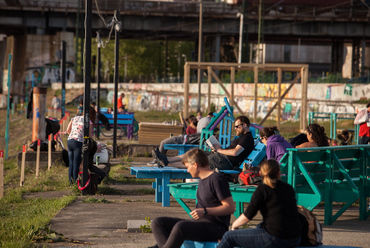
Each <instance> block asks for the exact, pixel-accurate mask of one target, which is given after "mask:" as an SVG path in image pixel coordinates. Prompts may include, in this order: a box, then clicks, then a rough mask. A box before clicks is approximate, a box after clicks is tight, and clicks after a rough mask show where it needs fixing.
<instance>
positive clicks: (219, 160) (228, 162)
mask: <svg viewBox="0 0 370 248" xmlns="http://www.w3.org/2000/svg"><path fill="white" fill-rule="evenodd" d="M249 127H250V121H249V119H248V117H246V116H239V117H237V118H236V119H235V127H234V128H235V131H236V135H237V136H239V137H238V138H236V139H234V140H233V141H231V144H230V146H229V147H227V148H225V149H222V148H221V147H217V146H215V147H214V148H215V149H214V150H213V151H212V152H206V154H207V157H208V160H209V166H210V168H211V169H212V170H215V169H218V170H235V169H239V168H238V167H239V165H240V164H241V163H242V162H243V161H244V159H245V158H246V157H247V156H248V155H249V154H250V153H251V152H252V151H253V149H254V139H253V136H252V133H251V131H250V130H249ZM152 155H153V157H154V158H155V160H156V161H157V163H158V164H160V165H161V166H167V165H168V164H170V166H172V167H177V168H185V167H184V165H182V163H181V159H182V155H180V156H176V157H167V156H165V155H164V154H163V153H161V152H159V151H158V150H153V151H152Z"/></svg>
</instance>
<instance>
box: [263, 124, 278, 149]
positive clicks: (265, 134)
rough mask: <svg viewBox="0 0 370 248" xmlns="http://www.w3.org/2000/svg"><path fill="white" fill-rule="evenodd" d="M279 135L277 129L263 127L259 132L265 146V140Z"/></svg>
mask: <svg viewBox="0 0 370 248" xmlns="http://www.w3.org/2000/svg"><path fill="white" fill-rule="evenodd" d="M275 134H279V130H278V129H277V127H264V128H262V129H261V130H260V137H261V141H262V143H264V144H265V145H266V144H267V140H268V138H269V137H271V136H272V135H275Z"/></svg>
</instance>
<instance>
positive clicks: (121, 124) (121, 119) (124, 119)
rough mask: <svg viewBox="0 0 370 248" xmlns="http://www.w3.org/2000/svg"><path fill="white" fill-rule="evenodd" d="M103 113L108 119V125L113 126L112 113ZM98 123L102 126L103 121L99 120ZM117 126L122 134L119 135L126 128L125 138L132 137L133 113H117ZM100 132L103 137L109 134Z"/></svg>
mask: <svg viewBox="0 0 370 248" xmlns="http://www.w3.org/2000/svg"><path fill="white" fill-rule="evenodd" d="M103 114H104V116H105V117H107V119H108V121H109V127H110V128H114V115H112V114H106V113H103ZM99 125H100V126H101V127H104V125H103V123H102V122H100V121H99ZM117 127H118V128H119V129H120V130H121V133H122V135H120V136H123V133H124V131H123V129H124V128H126V130H127V139H132V138H133V137H134V113H133V112H127V114H117ZM101 134H102V135H103V136H105V137H109V135H107V134H104V132H101Z"/></svg>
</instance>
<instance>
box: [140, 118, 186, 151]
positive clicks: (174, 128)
mask: <svg viewBox="0 0 370 248" xmlns="http://www.w3.org/2000/svg"><path fill="white" fill-rule="evenodd" d="M183 128H184V127H183V126H182V125H165V124H162V123H152V122H140V124H139V142H138V143H139V144H141V145H159V144H160V143H161V141H162V140H164V139H167V138H169V137H170V136H171V134H172V136H177V135H180V134H182V131H183Z"/></svg>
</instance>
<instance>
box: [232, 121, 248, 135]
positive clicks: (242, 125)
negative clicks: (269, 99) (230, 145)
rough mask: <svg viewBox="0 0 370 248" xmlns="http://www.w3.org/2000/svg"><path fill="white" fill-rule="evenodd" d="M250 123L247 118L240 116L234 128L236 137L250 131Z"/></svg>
mask: <svg viewBox="0 0 370 248" xmlns="http://www.w3.org/2000/svg"><path fill="white" fill-rule="evenodd" d="M249 126H250V121H249V119H248V117H246V116H239V117H237V118H236V119H235V123H234V128H235V131H236V135H237V136H240V135H243V134H244V133H246V132H248V131H249Z"/></svg>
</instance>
